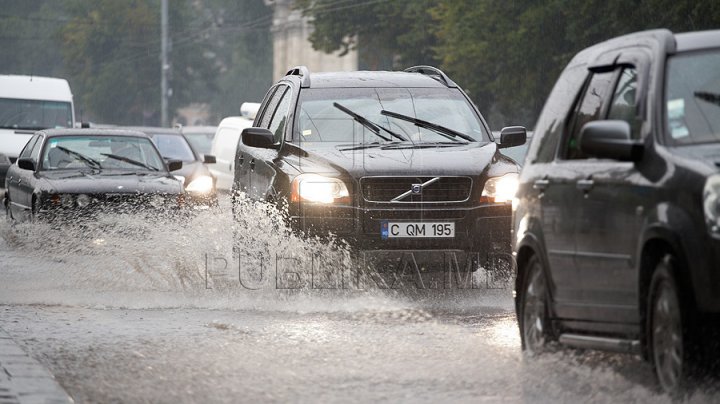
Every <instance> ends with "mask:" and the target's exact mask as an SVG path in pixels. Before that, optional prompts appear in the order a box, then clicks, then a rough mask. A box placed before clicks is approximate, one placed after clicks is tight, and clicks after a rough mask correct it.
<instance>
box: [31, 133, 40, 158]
mask: <svg viewBox="0 0 720 404" xmlns="http://www.w3.org/2000/svg"><path fill="white" fill-rule="evenodd" d="M42 145H43V137H42V135H37V141H36V142H35V144H34V145H33V147H32V150H30V157H32V158H34V159H35V160H38V159H39V157H40V149H42Z"/></svg>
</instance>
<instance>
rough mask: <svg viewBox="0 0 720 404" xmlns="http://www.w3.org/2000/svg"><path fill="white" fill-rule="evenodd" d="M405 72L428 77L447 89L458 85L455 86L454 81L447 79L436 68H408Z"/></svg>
mask: <svg viewBox="0 0 720 404" xmlns="http://www.w3.org/2000/svg"><path fill="white" fill-rule="evenodd" d="M405 72H407V73H420V74H422V75H425V76H430V77H432V78H434V79H436V80H437V81H439V82H441V83H443V84H445V85H446V86H448V87H453V88H455V87H457V86H458V85H457V84H455V82H454V81H452V80H450V77H448V76H447V75H446V74H445V73H443V71H442V70H440V69H438V68H437V67H432V66H413V67H408V68H407V69H405Z"/></svg>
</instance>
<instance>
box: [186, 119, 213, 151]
mask: <svg viewBox="0 0 720 404" xmlns="http://www.w3.org/2000/svg"><path fill="white" fill-rule="evenodd" d="M216 131H217V126H182V127H180V133H182V134H183V136H185V138H186V139H187V140H188V142H190V144H191V145H192V147H193V148H194V149H195V150H196V151H197V152H198V153H199V154H201V155H203V156H204V155H206V154H210V155H212V152H211V149H212V142H213V139H214V138H215V132H216Z"/></svg>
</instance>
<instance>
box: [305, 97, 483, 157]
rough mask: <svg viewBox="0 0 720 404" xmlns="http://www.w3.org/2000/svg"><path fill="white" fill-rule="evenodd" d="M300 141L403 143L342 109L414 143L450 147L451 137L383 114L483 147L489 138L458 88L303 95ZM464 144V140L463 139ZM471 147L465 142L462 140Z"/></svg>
mask: <svg viewBox="0 0 720 404" xmlns="http://www.w3.org/2000/svg"><path fill="white" fill-rule="evenodd" d="M300 97H301V99H300V107H299V113H298V119H296V120H295V122H296V127H295V138H296V139H299V141H300V142H338V143H352V144H356V143H374V142H381V143H383V142H387V141H388V140H387V139H391V140H390V141H399V140H398V139H397V138H395V137H392V138H388V137H387V136H386V135H387V132H386V131H383V132H380V133H381V135H383V137H379V136H377V135H376V134H375V133H373V131H372V130H371V129H369V128H368V126H367V125H362V124H361V123H360V122H358V120H357V119H355V118H353V116H352V115H350V114H348V113H346V112H344V111H343V110H342V109H339V108H337V107H336V106H335V104H336V103H337V104H340V105H342V107H344V108H346V109H347V110H350V111H352V112H353V113H354V114H357V115H360V116H362V117H363V118H365V119H367V121H369V122H371V123H372V124H374V125H376V126H379V127H382V128H385V129H388V130H390V131H392V132H395V133H397V134H399V135H401V136H402V137H403V138H405V139H408V140H409V141H411V142H413V143H434V142H448V141H451V142H452V141H453V140H449V139H448V136H447V135H443V134H442V133H438V131H436V130H432V129H430V128H425V127H419V126H418V125H416V124H414V123H412V122H409V121H408V120H403V119H398V118H397V117H393V116H389V115H387V114H382V113H381V112H382V111H391V112H393V113H396V114H402V115H405V116H409V117H413V118H418V119H421V120H423V121H427V122H431V123H433V124H436V125H439V126H443V127H445V128H448V129H452V130H454V131H457V132H460V133H462V134H465V135H467V136H469V137H470V138H472V139H475V140H476V141H479V142H485V141H488V139H489V136H488V135H487V133H486V130H485V128H484V126H483V124H482V122H481V121H480V119H479V117H478V115H477V114H476V113H475V111H474V110H473V108H472V106H471V105H470V103H469V102H468V101H467V99H466V98H465V96H464V95H463V94H462V93H461V92H460V91H459V90H458V89H453V88H402V89H400V88H322V89H307V90H303V91H302V92H301V93H300ZM461 140H462V139H461ZM462 142H465V140H462Z"/></svg>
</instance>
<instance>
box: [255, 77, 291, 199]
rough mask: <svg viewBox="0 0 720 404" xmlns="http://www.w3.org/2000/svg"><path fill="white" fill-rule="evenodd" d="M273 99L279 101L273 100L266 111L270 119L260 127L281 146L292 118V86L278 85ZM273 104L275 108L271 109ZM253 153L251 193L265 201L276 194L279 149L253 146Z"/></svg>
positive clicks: (265, 120)
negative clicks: (268, 132)
mask: <svg viewBox="0 0 720 404" xmlns="http://www.w3.org/2000/svg"><path fill="white" fill-rule="evenodd" d="M273 100H277V101H276V102H271V103H270V104H269V105H268V110H267V111H265V113H264V115H265V116H267V117H269V119H265V117H264V118H263V120H262V123H261V126H260V127H262V128H266V129H268V130H269V131H270V132H271V133H272V134H273V135H274V137H275V144H277V145H278V146H279V145H281V144H282V142H283V141H284V139H285V128H286V126H287V125H288V121H289V119H290V115H289V111H290V104H291V103H292V90H291V88H290V86H288V85H285V84H281V85H279V86H277V89H276V91H275V94H274V95H273ZM273 106H274V108H272V109H271V107H273ZM251 153H252V157H251V160H250V163H249V164H250V167H249V168H250V191H249V195H250V197H251V198H253V199H255V200H262V201H264V200H267V199H268V198H269V197H270V196H271V195H273V194H274V190H273V189H272V185H273V180H274V178H275V172H276V170H275V160H276V159H277V157H278V150H277V149H260V148H253V149H252V150H251Z"/></svg>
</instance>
